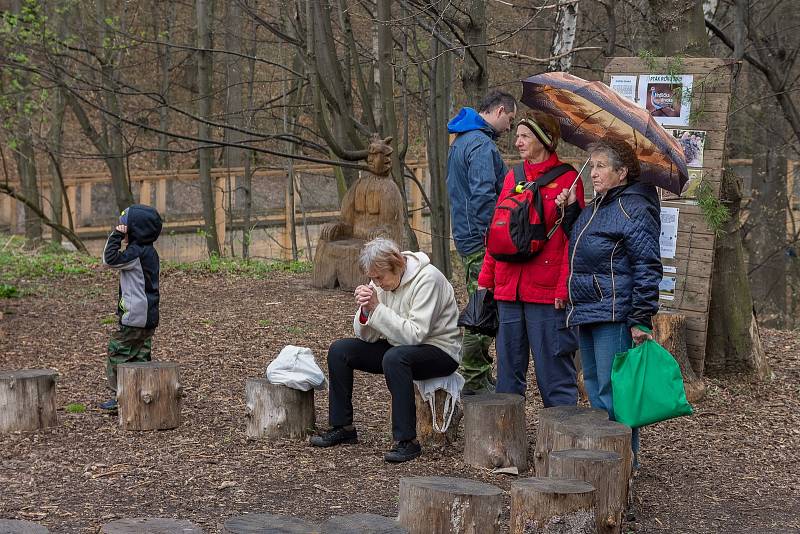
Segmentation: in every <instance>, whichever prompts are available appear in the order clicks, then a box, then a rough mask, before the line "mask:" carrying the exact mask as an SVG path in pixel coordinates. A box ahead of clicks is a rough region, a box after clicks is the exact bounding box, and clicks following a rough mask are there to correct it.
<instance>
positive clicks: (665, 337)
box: [653, 312, 706, 402]
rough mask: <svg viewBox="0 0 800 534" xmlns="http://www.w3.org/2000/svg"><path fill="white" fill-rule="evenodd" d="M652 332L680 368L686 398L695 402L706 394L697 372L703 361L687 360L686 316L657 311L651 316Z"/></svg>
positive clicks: (701, 370) (700, 370)
mask: <svg viewBox="0 0 800 534" xmlns="http://www.w3.org/2000/svg"><path fill="white" fill-rule="evenodd" d="M653 334H654V335H655V339H656V341H657V342H658V344H659V345H661V346H662V347H664V348H665V349H667V351H669V353H670V354H672V357H673V358H675V361H677V362H678V365H679V366H680V368H681V375H682V376H683V387H684V389H685V390H686V400H688V401H689V402H695V401H698V400H700V399H702V398H703V396H704V395H705V394H706V385H705V382H703V379H702V378H700V376H699V374H701V373H702V372H703V362H692V361H690V360H689V352H688V350H687V348H686V316H685V315H684V314H682V313H672V312H659V313H657V314H656V315H655V316H653Z"/></svg>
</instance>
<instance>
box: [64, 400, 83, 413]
mask: <svg viewBox="0 0 800 534" xmlns="http://www.w3.org/2000/svg"><path fill="white" fill-rule="evenodd" d="M65 409H66V410H67V413H83V412H85V411H86V406H84V405H83V404H81V403H80V402H73V403H70V404H67V407H66V408H65Z"/></svg>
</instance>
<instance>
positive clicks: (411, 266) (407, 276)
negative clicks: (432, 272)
mask: <svg viewBox="0 0 800 534" xmlns="http://www.w3.org/2000/svg"><path fill="white" fill-rule="evenodd" d="M403 257H405V259H406V271H405V272H404V273H403V277H402V278H401V279H400V285H401V286H402V285H403V284H405V283H407V282H409V281H410V280H413V279H414V277H415V276H417V274H418V273H419V272H420V271H421V270H422V269H423V268H424V267H425V266H427V265H428V264H429V263H430V262H431V260H430V258H428V255H427V254H425V253H424V252H409V251H405V252H403Z"/></svg>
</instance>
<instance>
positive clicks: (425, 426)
mask: <svg viewBox="0 0 800 534" xmlns="http://www.w3.org/2000/svg"><path fill="white" fill-rule="evenodd" d="M434 396H435V402H436V424H437V425H438V426H439V428H441V427H442V425H443V424H444V421H443V418H442V415H443V414H444V402H445V399H446V398H447V393H445V392H444V391H443V390H437V391H436V393H435V394H434ZM414 401H415V403H416V407H417V412H416V413H417V440H419V444H420V445H422V446H423V447H439V448H443V447H447V446H448V445H451V444H453V443H455V442H456V441H458V427H459V425H460V424H461V419H463V418H464V412H463V410H462V409H461V403H460V402H459V401H458V399H456V406H455V411H454V412H453V416H452V418H451V419H450V426H448V427H447V430H445V431H444V432H439V431H438V430H436V429H435V428H433V414H432V413H431V407H430V405H429V404H428V402H427V401H426V400H425V399H423V398H422V395H420V394H419V390H417V388H416V386H415V387H414ZM391 433H392V403H391V401H389V434H390V435H391Z"/></svg>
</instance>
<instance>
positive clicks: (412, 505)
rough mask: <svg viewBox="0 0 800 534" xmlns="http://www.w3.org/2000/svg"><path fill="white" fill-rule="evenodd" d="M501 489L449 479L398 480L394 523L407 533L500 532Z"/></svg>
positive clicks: (460, 479)
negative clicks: (397, 511) (397, 507)
mask: <svg viewBox="0 0 800 534" xmlns="http://www.w3.org/2000/svg"><path fill="white" fill-rule="evenodd" d="M502 504H503V490H501V489H500V488H498V487H496V486H492V485H491V484H484V483H483V482H476V481H474V480H467V479H464V478H450V477H414V478H401V479H400V499H399V515H398V518H397V519H398V521H399V522H400V524H401V525H403V526H404V527H405V528H407V529H408V532H409V533H410V534H445V533H446V534H492V533H495V532H500V514H501V511H502Z"/></svg>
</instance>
